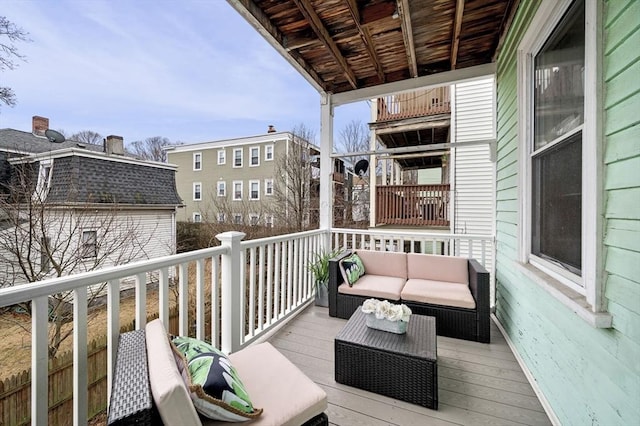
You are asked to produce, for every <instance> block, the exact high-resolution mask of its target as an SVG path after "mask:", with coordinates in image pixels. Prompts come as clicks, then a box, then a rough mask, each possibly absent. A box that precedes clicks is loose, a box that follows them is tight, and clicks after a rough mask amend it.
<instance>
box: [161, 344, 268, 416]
mask: <svg viewBox="0 0 640 426" xmlns="http://www.w3.org/2000/svg"><path fill="white" fill-rule="evenodd" d="M171 342H172V343H173V345H174V348H175V349H176V350H177V352H178V355H179V358H180V359H181V361H182V365H178V369H179V370H180V372H181V373H182V377H183V378H184V379H185V382H186V385H187V388H188V389H189V392H190V394H191V400H192V401H193V405H194V406H195V408H196V411H197V412H198V413H200V414H202V415H203V416H205V417H207V418H210V419H214V420H222V421H227V422H244V421H247V420H250V419H254V418H256V417H258V416H259V415H260V414H262V409H255V408H254V407H253V405H252V403H251V400H250V399H249V395H248V394H247V391H246V389H245V387H244V385H243V384H242V381H241V380H240V377H239V376H238V372H237V371H236V369H235V368H233V366H232V365H231V362H230V361H229V358H227V356H226V355H225V354H224V353H222V352H220V351H219V350H218V349H216V348H215V347H213V346H212V345H210V344H209V343H206V342H203V341H201V340H198V339H194V338H191V337H174V338H173V339H172V341H171ZM178 364H180V362H179V363H178Z"/></svg>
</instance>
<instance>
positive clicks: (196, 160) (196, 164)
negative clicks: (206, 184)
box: [193, 152, 202, 170]
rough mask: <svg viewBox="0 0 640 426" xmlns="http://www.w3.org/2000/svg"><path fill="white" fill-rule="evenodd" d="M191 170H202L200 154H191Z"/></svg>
mask: <svg viewBox="0 0 640 426" xmlns="http://www.w3.org/2000/svg"><path fill="white" fill-rule="evenodd" d="M193 170H202V153H200V152H194V153H193Z"/></svg>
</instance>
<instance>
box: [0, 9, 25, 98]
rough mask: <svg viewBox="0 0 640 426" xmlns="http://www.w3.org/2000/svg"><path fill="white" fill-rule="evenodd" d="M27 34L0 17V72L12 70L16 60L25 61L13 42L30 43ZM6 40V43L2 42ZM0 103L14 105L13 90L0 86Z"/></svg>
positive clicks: (14, 96) (15, 65)
mask: <svg viewBox="0 0 640 426" xmlns="http://www.w3.org/2000/svg"><path fill="white" fill-rule="evenodd" d="M28 35H29V33H27V32H26V31H24V30H23V29H22V28H20V27H18V26H16V24H14V23H13V22H11V21H9V20H8V19H7V18H6V17H4V16H0V71H4V70H13V69H15V68H16V67H17V66H18V64H17V63H16V60H17V59H19V60H22V61H24V60H25V57H24V56H23V55H21V54H20V53H19V52H18V48H17V47H16V45H15V44H14V43H15V42H19V41H24V42H28V41H31V40H30V39H29V38H28ZM4 40H8V41H6V42H5V41H4ZM0 101H2V102H4V104H5V105H8V106H10V107H12V106H14V105H15V104H16V95H15V93H14V92H13V89H11V88H10V87H6V86H0Z"/></svg>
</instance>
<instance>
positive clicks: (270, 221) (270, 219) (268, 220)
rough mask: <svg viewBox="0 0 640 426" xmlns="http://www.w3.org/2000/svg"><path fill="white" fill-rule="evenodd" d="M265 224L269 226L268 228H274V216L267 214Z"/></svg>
mask: <svg viewBox="0 0 640 426" xmlns="http://www.w3.org/2000/svg"><path fill="white" fill-rule="evenodd" d="M264 224H265V225H266V226H267V228H273V216H271V215H268V216H265V218H264Z"/></svg>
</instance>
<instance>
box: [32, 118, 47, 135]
mask: <svg viewBox="0 0 640 426" xmlns="http://www.w3.org/2000/svg"><path fill="white" fill-rule="evenodd" d="M31 128H32V130H31V131H32V133H33V134H34V135H37V136H44V131H45V130H47V129H48V128H49V119H48V118H47V117H40V116H39V115H34V116H33V118H32V120H31Z"/></svg>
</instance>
